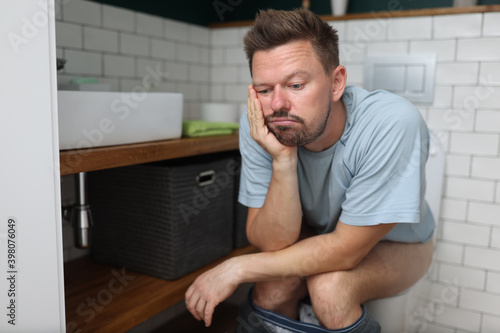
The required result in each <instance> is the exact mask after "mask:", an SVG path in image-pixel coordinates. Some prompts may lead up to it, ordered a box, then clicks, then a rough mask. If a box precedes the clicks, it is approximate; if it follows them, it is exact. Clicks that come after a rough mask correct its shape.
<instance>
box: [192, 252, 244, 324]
mask: <svg viewBox="0 0 500 333" xmlns="http://www.w3.org/2000/svg"><path fill="white" fill-rule="evenodd" d="M237 261H238V258H237V257H236V258H232V259H229V260H226V261H224V262H223V263H222V264H220V265H218V266H216V267H214V268H212V269H211V270H209V271H207V272H205V273H203V274H202V275H200V276H199V277H198V278H197V279H196V280H195V281H194V282H193V284H192V285H191V286H190V287H189V289H188V290H187V291H186V297H185V298H186V307H187V309H188V310H189V312H191V314H192V315H193V316H194V317H195V318H196V319H197V320H203V321H204V322H205V326H207V327H208V326H210V325H211V324H212V315H213V313H214V309H215V307H216V306H217V305H218V304H219V303H221V302H222V301H224V300H225V299H227V298H228V297H229V296H231V294H232V293H233V292H234V291H235V290H236V288H237V287H238V285H239V281H238V278H237V275H238V274H237V273H236V272H237V269H236V265H235V264H236V263H237Z"/></svg>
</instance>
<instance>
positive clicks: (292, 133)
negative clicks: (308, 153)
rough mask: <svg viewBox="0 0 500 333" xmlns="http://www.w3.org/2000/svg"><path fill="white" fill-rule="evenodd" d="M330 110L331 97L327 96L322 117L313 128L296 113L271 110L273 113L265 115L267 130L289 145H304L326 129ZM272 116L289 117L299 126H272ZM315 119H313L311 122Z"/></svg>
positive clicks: (282, 142)
mask: <svg viewBox="0 0 500 333" xmlns="http://www.w3.org/2000/svg"><path fill="white" fill-rule="evenodd" d="M331 110H332V99H331V98H329V101H328V103H327V105H326V106H325V108H324V109H323V113H322V114H324V117H323V118H324V119H322V120H321V121H319V124H317V125H316V127H315V128H310V127H311V126H310V125H307V124H306V122H305V120H304V119H303V118H302V117H299V116H296V115H290V114H288V111H284V110H279V111H275V112H273V114H271V115H268V116H266V118H265V123H266V125H267V127H268V128H269V131H270V132H271V133H273V134H274V136H275V137H276V139H278V141H279V142H280V143H281V144H283V145H285V146H290V147H299V146H305V145H307V144H309V143H311V142H313V141H315V140H316V139H317V138H319V137H320V136H321V135H322V134H323V133H324V132H325V129H326V124H327V122H328V118H329V117H330V112H331ZM273 118H289V119H292V120H294V121H296V122H297V123H298V126H299V128H298V129H296V128H295V127H296V126H273V125H272V124H271V120H272V119H273ZM314 122H315V121H314V120H313V123H314Z"/></svg>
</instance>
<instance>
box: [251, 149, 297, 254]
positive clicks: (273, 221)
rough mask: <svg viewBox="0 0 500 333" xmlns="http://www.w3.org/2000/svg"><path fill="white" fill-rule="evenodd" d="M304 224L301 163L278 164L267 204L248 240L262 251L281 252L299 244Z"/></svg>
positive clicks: (274, 164)
mask: <svg viewBox="0 0 500 333" xmlns="http://www.w3.org/2000/svg"><path fill="white" fill-rule="evenodd" d="M301 222H302V207H301V204H300V197H299V189H298V179H297V161H296V159H291V160H286V161H279V162H278V161H274V162H273V176H272V178H271V182H270V184H269V190H268V192H267V196H266V200H265V202H264V205H263V206H262V208H260V209H259V212H258V213H257V215H256V216H255V217H254V219H253V221H252V222H251V223H250V224H249V226H248V228H247V235H248V239H249V241H250V242H251V243H252V244H253V245H254V246H256V247H258V248H259V249H260V250H262V251H276V250H280V249H283V248H285V247H287V246H289V245H291V244H293V243H295V242H296V241H297V239H298V237H299V235H300V227H301Z"/></svg>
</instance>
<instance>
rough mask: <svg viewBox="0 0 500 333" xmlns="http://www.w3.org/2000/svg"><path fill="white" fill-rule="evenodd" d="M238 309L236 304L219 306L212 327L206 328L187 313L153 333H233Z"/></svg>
mask: <svg viewBox="0 0 500 333" xmlns="http://www.w3.org/2000/svg"><path fill="white" fill-rule="evenodd" d="M238 309H239V307H238V306H237V305H234V304H230V303H222V304H219V306H217V308H216V310H215V313H214V317H213V320H212V325H211V326H210V327H205V325H204V324H203V322H199V321H197V320H196V319H194V317H193V316H192V315H191V314H190V313H188V312H185V313H183V314H181V315H179V316H177V317H176V318H174V319H172V320H171V321H169V322H167V323H166V324H164V325H163V326H161V327H159V328H158V329H156V330H154V331H153V332H152V333H197V332H200V333H233V332H234V330H235V325H236V316H237V315H238Z"/></svg>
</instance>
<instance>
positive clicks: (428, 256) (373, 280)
mask: <svg viewBox="0 0 500 333" xmlns="http://www.w3.org/2000/svg"><path fill="white" fill-rule="evenodd" d="M432 253H433V244H432V241H431V242H428V243H426V244H421V243H397V242H388V241H384V242H380V243H378V244H377V245H376V246H375V247H374V248H373V249H372V250H371V251H370V253H369V254H368V255H367V256H366V257H365V258H364V259H363V260H362V261H361V262H360V263H359V265H358V266H356V267H355V268H353V269H351V270H349V271H343V272H328V273H322V274H319V275H317V276H312V277H310V278H309V279H308V287H309V292H310V293H311V292H314V289H316V290H317V291H318V292H323V293H324V291H325V290H326V289H330V290H334V291H336V293H342V290H349V295H343V296H344V297H348V298H351V299H350V300H349V301H350V302H349V303H351V302H353V303H357V304H363V303H365V302H367V301H370V300H373V299H378V298H385V297H389V296H393V295H396V294H398V293H400V292H402V291H404V290H406V289H408V288H409V287H411V286H412V285H413V284H415V283H416V282H417V281H418V280H419V279H421V278H422V277H423V276H424V275H425V273H426V272H427V270H428V268H429V265H430V263H431V261H432ZM330 282H331V283H332V284H339V285H338V286H335V285H332V286H324V285H318V286H315V285H314V284H315V283H318V284H325V283H326V284H329V283H330ZM336 289H337V290H336ZM346 300H347V299H344V301H346Z"/></svg>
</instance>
